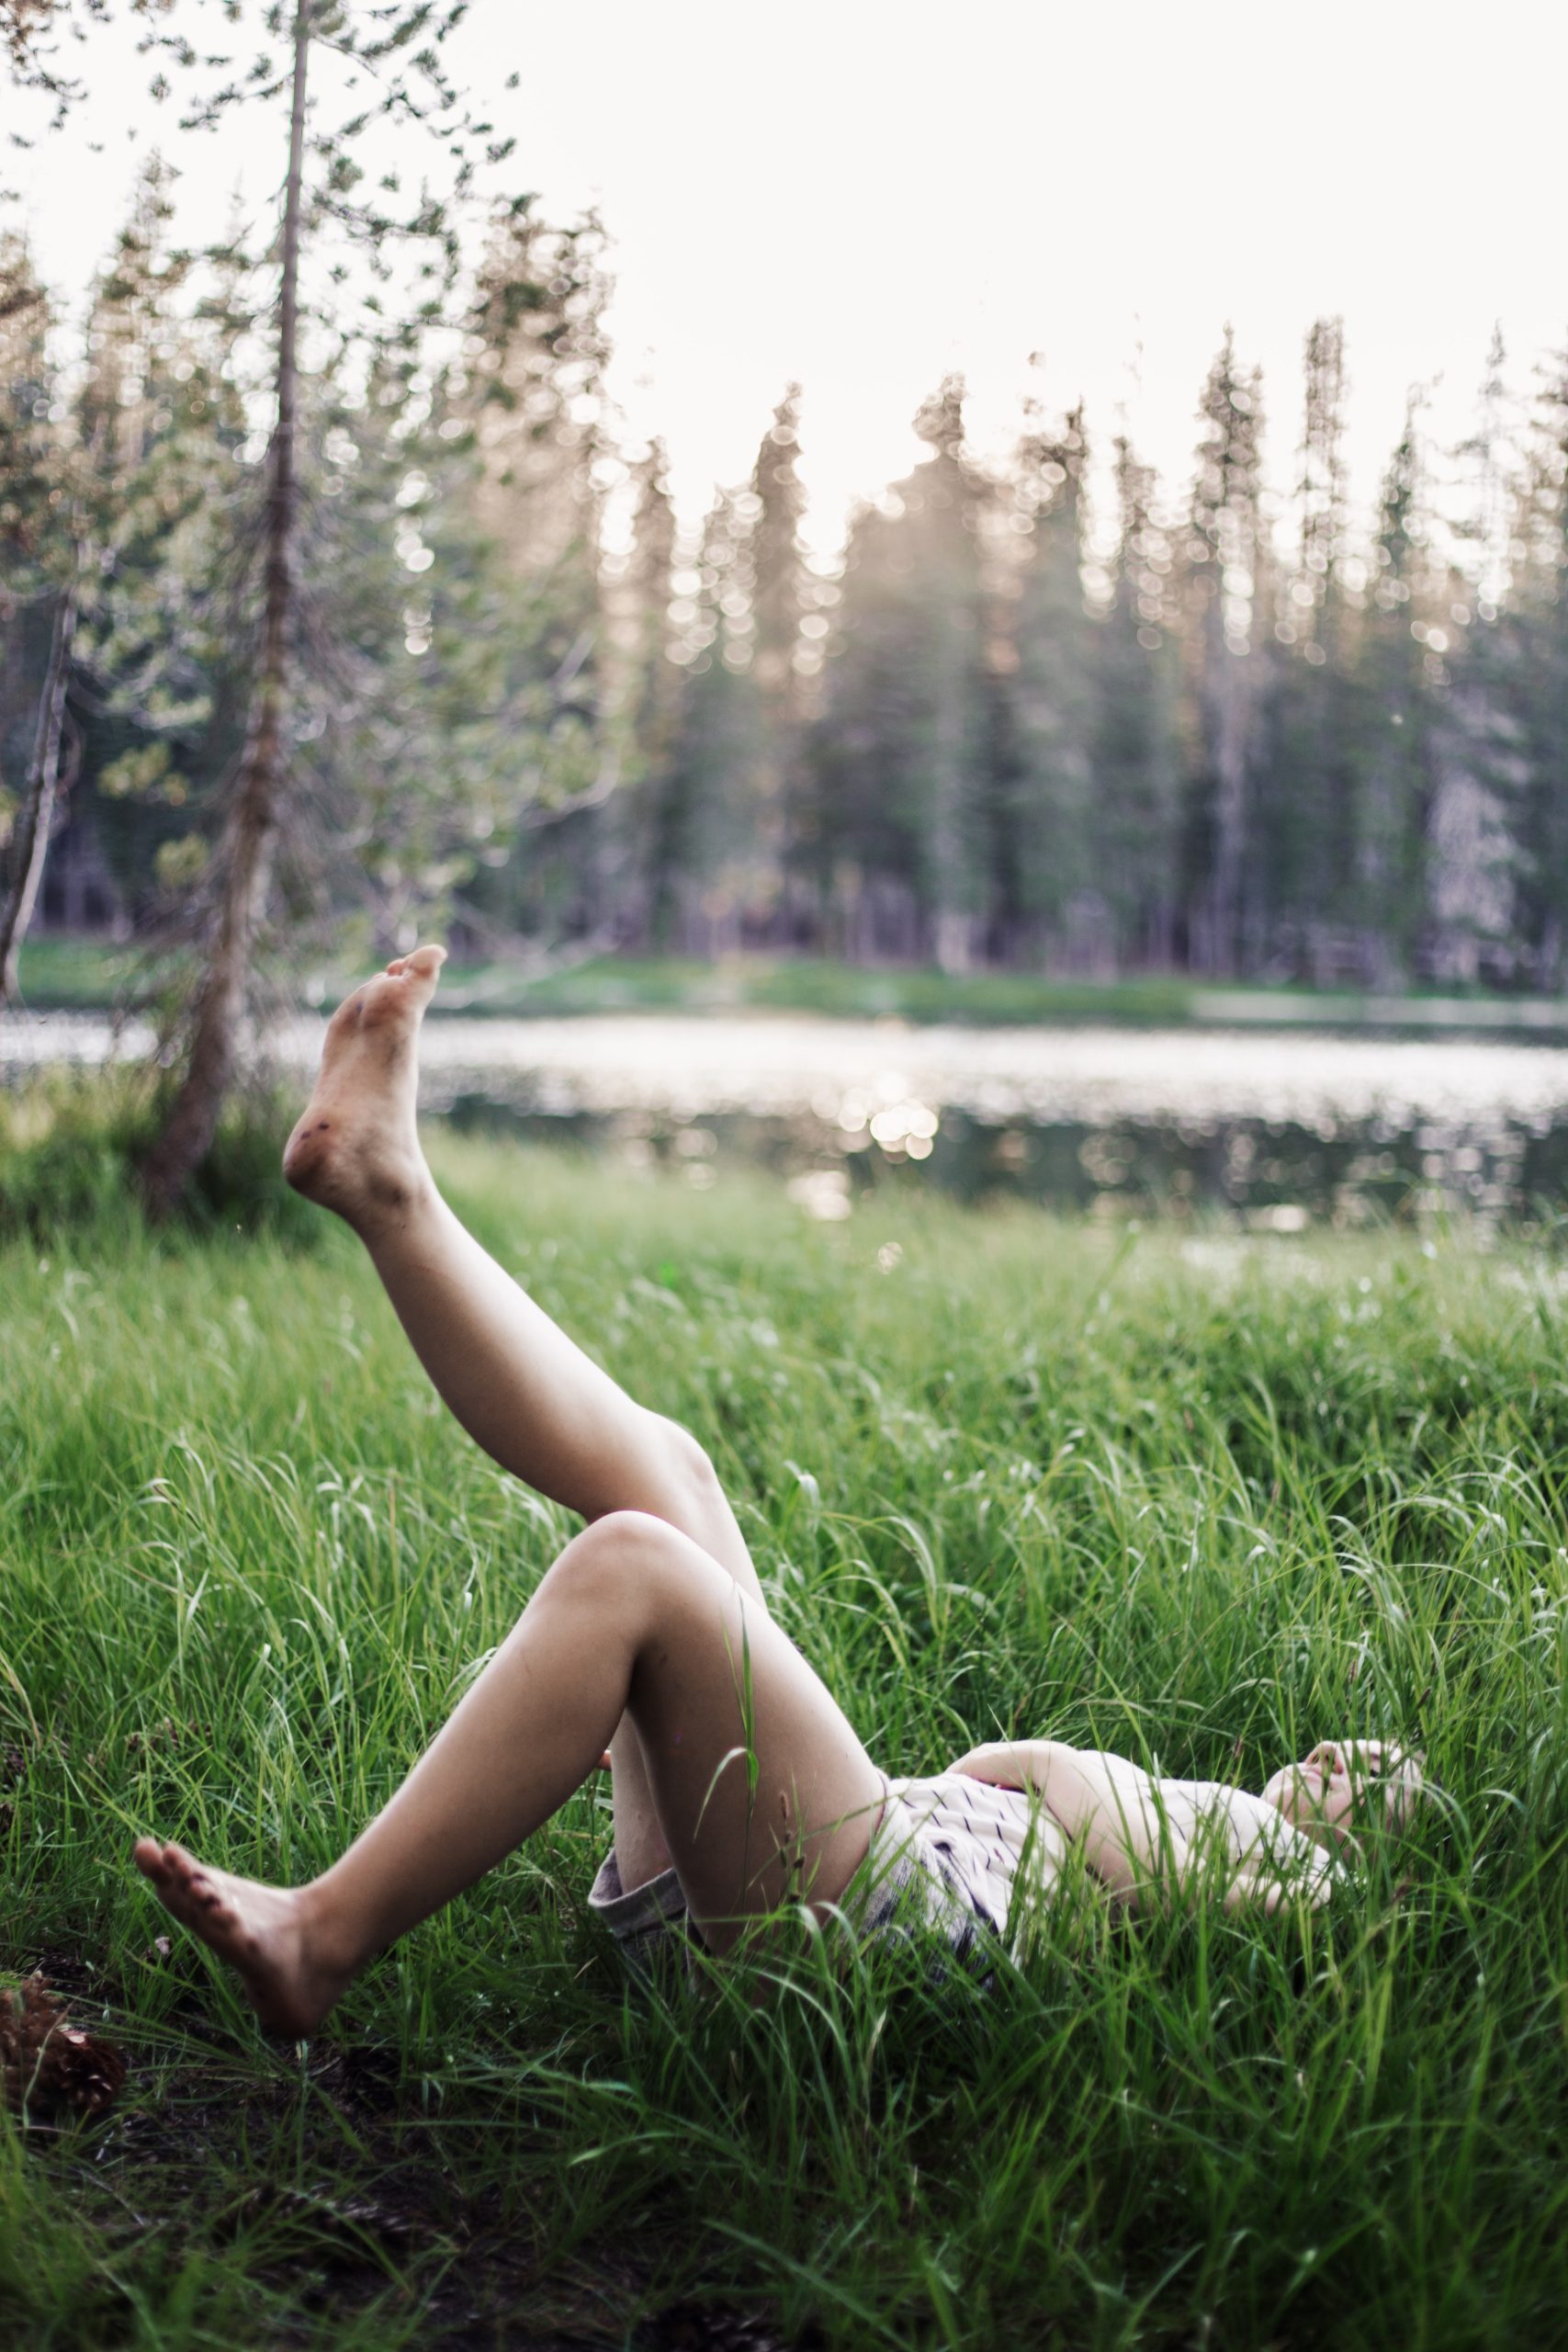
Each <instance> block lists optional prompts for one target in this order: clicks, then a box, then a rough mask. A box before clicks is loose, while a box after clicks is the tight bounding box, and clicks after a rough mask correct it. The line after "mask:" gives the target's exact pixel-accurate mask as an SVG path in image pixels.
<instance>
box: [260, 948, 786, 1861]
mask: <svg viewBox="0 0 1568 2352" xmlns="http://www.w3.org/2000/svg"><path fill="white" fill-rule="evenodd" d="M443 960H444V951H443V950H442V949H441V948H439V947H421V948H419V949H417V950H416V951H415V952H414V954H413V955H412V956H400V957H399V958H398V959H397V961H396V962H394V963H392V964H390V965H389V967H388V968H387V970H386V972H385V973H384V974H381V975H379V976H378V978H375V979H373V980H370V981H368V982H367V984H366V985H365V987H363V988H361V989H355V992H354V994H353V995H352V996H350V997H349V998H348V1000H347V1001H346V1002H345V1003H344V1004H343V1005H342V1006H340V1008H339V1009H338V1012H336V1013H335V1014H334V1016H333V1020H332V1023H331V1024H330V1025H329V1027H328V1031H327V1037H326V1043H325V1047H324V1050H323V1054H322V1060H321V1073H320V1076H319V1077H318V1079H317V1081H316V1085H315V1088H314V1091H313V1092H312V1094H311V1097H310V1103H309V1104H308V1106H307V1108H306V1110H305V1112H304V1114H303V1115H302V1116H301V1117H300V1119H299V1122H298V1124H297V1125H296V1126H295V1129H294V1132H293V1134H292V1135H291V1136H290V1137H289V1140H288V1148H287V1149H286V1151H285V1153H284V1163H283V1164H284V1170H285V1173H286V1174H287V1175H288V1181H289V1182H290V1183H292V1184H293V1185H295V1186H296V1187H297V1188H298V1189H299V1191H300V1192H302V1193H305V1194H306V1195H307V1196H308V1197H309V1198H310V1199H312V1200H315V1201H317V1202H319V1203H321V1205H322V1206H323V1207H327V1208H331V1209H333V1210H335V1211H336V1213H337V1214H338V1215H339V1216H342V1217H344V1219H345V1220H346V1221H347V1223H348V1224H349V1225H351V1226H352V1227H354V1229H355V1232H356V1233H357V1234H358V1235H359V1237H360V1238H361V1240H362V1241H363V1242H364V1243H365V1246H366V1248H367V1250H369V1252H370V1256H371V1259H372V1261H374V1263H375V1266H376V1270H377V1272H378V1273H379V1275H380V1277H381V1280H382V1282H383V1283H384V1284H385V1285H386V1289H387V1294H388V1296H389V1298H390V1300H391V1302H392V1305H393V1306H394V1308H395V1309H396V1311H397V1314H398V1317H399V1319H400V1321H401V1323H402V1326H403V1329H404V1330H405V1331H406V1332H407V1333H408V1336H409V1339H410V1340H411V1341H412V1345H413V1348H414V1351H415V1352H416V1353H417V1355H418V1356H419V1358H420V1361H421V1363H423V1365H424V1368H425V1370H426V1371H427V1372H428V1373H429V1374H430V1377H431V1379H432V1380H433V1381H434V1385H435V1387H436V1389H437V1391H438V1392H439V1394H440V1395H441V1397H443V1399H444V1400H445V1402H446V1405H447V1406H448V1407H449V1408H450V1409H451V1410H452V1412H453V1413H454V1414H455V1415H456V1416H457V1419H458V1420H459V1421H460V1422H461V1423H462V1425H463V1427H464V1428H465V1429H466V1430H468V1433H469V1435H470V1436H471V1437H473V1438H474V1439H475V1440H476V1441H477V1442H478V1443H479V1444H480V1445H482V1446H483V1447H484V1449H485V1451H486V1452H487V1453H490V1454H491V1455H492V1456H493V1457H494V1459H495V1460H496V1461H498V1462H499V1463H501V1464H502V1467H503V1468H505V1469H508V1470H510V1471H512V1472H513V1473H514V1475H515V1476H518V1477H520V1478H523V1479H525V1480H526V1482H527V1484H528V1485H529V1486H531V1487H536V1488H537V1489H538V1490H539V1492H540V1493H541V1494H545V1495H548V1496H549V1497H551V1498H552V1499H553V1500H555V1501H557V1502H559V1503H562V1504H564V1505H565V1507H566V1508H567V1509H568V1510H574V1511H579V1512H581V1515H582V1517H583V1518H584V1519H586V1520H588V1521H594V1520H598V1519H601V1518H603V1517H604V1516H605V1515H606V1514H607V1513H608V1512H611V1511H619V1510H643V1511H648V1512H650V1513H651V1514H652V1515H653V1516H654V1517H655V1518H658V1519H663V1520H666V1521H668V1522H669V1523H670V1525H671V1526H672V1527H676V1528H679V1529H680V1530H681V1531H682V1533H684V1534H686V1535H688V1536H690V1538H691V1539H692V1541H693V1542H694V1544H699V1545H700V1546H701V1548H702V1549H703V1550H704V1551H705V1553H707V1554H708V1555H709V1556H710V1557H711V1558H713V1559H715V1560H716V1561H717V1562H718V1563H719V1565H720V1566H722V1567H724V1568H725V1569H727V1570H728V1573H729V1575H730V1576H732V1577H734V1578H735V1580H736V1582H737V1583H738V1584H739V1586H740V1587H741V1589H742V1590H744V1591H745V1592H747V1593H748V1594H749V1595H750V1597H751V1599H752V1600H753V1601H754V1602H755V1603H756V1604H758V1606H759V1607H765V1603H764V1602H763V1600H762V1591H761V1585H760V1583H759V1582H758V1579H757V1572H756V1569H755V1567H754V1566H752V1562H751V1556H750V1553H749V1551H748V1550H747V1548H746V1542H745V1538H744V1537H743V1536H742V1534H741V1532H740V1529H739V1524H738V1522H737V1521H736V1518H735V1513H734V1511H733V1510H731V1508H730V1506H729V1503H728V1498H726V1496H725V1493H724V1490H723V1488H722V1487H721V1486H720V1485H719V1481H718V1478H717V1476H716V1473H715V1471H714V1467H713V1464H712V1463H711V1462H710V1461H709V1459H708V1456H707V1454H706V1453H705V1450H704V1449H703V1447H702V1446H701V1445H699V1444H698V1442H696V1440H695V1439H694V1437H692V1436H691V1435H690V1433H689V1432H688V1431H687V1430H682V1429H681V1428H679V1427H678V1426H677V1425H676V1424H675V1423H674V1422H672V1421H670V1420H668V1419H665V1418H664V1417H663V1416H662V1415H661V1414H659V1413H655V1412H651V1411H649V1409H648V1408H645V1407H643V1406H641V1405H638V1404H637V1403H636V1402H635V1401H634V1400H633V1399H632V1398H631V1397H628V1396H627V1395H626V1392H625V1390H624V1389H622V1388H621V1387H619V1386H618V1385H617V1384H616V1383H615V1381H614V1380H613V1379H612V1378H611V1377H610V1375H609V1374H608V1373H606V1372H604V1370H603V1369H602V1368H601V1367H600V1366H599V1365H598V1364H595V1363H592V1360H591V1359H590V1358H589V1357H588V1356H586V1355H585V1354H584V1353H583V1352H582V1351H581V1349H580V1348H578V1347H577V1346H576V1345H575V1344H574V1342H573V1341H572V1340H570V1339H569V1338H568V1337H567V1335H566V1333H565V1332H564V1331H562V1330H561V1329H560V1328H559V1327H558V1325H557V1324H556V1323H554V1322H552V1320H551V1319H550V1317H548V1316H547V1314H546V1313H545V1311H544V1309H543V1308H542V1307H541V1306H538V1305H537V1303H536V1301H535V1300H534V1299H532V1298H530V1297H529V1296H528V1295H527V1293H526V1292H525V1290H524V1289H523V1288H522V1287H521V1285H520V1284H519V1283H516V1282H514V1281H513V1279H512V1277H511V1275H509V1274H508V1273H506V1272H504V1271H503V1269H502V1267H500V1266H498V1265H497V1264H496V1262H495V1261H494V1259H493V1258H491V1256H490V1255H489V1253H488V1252H487V1251H486V1250H483V1249H481V1248H480V1246H479V1243H478V1242H477V1241H476V1240H475V1239H474V1238H473V1236H472V1235H471V1234H469V1233H468V1232H466V1231H465V1229H464V1227H462V1225H461V1224H460V1223H459V1221H458V1219H457V1217H456V1216H454V1215H453V1213H452V1211H451V1209H450V1208H448V1207H447V1205H446V1202H445V1201H443V1199H442V1198H441V1195H440V1193H438V1192H437V1190H436V1188H435V1184H434V1180H433V1178H432V1176H431V1174H430V1170H429V1169H428V1167H427V1166H426V1164H425V1160H424V1155H423V1151H422V1150H421V1148H420V1144H419V1136H418V1131H417V1126H416V1121H415V1097H416V1092H417V1086H418V1056H417V1046H418V1033H419V1024H420V1022H421V1020H422V1018H423V1012H424V1009H425V1007H426V1005H427V1004H428V1003H429V1002H430V1000H431V998H432V996H433V995H434V990H435V985H436V979H437V976H438V974H439V972H440V969H441V965H442V962H443ZM610 1753H611V1758H612V1763H613V1768H614V1774H615V1781H614V1787H615V1845H616V1850H617V1852H618V1854H619V1857H620V1863H621V1870H622V1872H623V1875H624V1877H625V1879H626V1884H627V1885H635V1884H637V1883H640V1882H641V1881H642V1880H643V1879H646V1878H648V1877H650V1876H652V1875H653V1874H654V1873H655V1872H656V1871H660V1870H661V1869H663V1868H664V1867H665V1866H666V1865H667V1862H668V1860H669V1857H668V1855H667V1853H666V1851H665V1849H664V1845H663V1841H662V1839H661V1838H660V1832H659V1828H658V1824H657V1820H656V1818H655V1810H654V1806H653V1802H652V1797H651V1794H650V1792H649V1787H648V1781H647V1776H646V1773H645V1772H644V1770H643V1764H642V1758H641V1753H640V1750H639V1748H638V1747H637V1740H636V1737H635V1736H634V1735H633V1734H632V1732H631V1730H630V1727H629V1726H626V1727H623V1728H619V1729H617V1730H616V1733H615V1737H614V1739H613V1740H612V1742H611V1747H610Z"/></svg>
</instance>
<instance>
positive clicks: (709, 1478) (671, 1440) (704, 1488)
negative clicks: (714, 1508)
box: [654, 1413, 724, 1509]
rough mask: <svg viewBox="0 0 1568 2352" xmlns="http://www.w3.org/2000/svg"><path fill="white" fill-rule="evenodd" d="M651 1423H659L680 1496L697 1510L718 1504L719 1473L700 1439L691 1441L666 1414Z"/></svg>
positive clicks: (720, 1496) (686, 1431)
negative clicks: (679, 1486)
mask: <svg viewBox="0 0 1568 2352" xmlns="http://www.w3.org/2000/svg"><path fill="white" fill-rule="evenodd" d="M654 1419H656V1420H657V1421H658V1423H659V1430H660V1443H661V1445H662V1446H663V1449H664V1452H665V1454H666V1456H667V1458H668V1461H669V1463H670V1465H671V1468H672V1470H673V1471H674V1473H675V1476H677V1477H678V1478H679V1480H680V1482H681V1487H682V1491H683V1493H684V1494H685V1495H686V1496H687V1497H689V1498H690V1499H691V1501H693V1502H694V1503H695V1504H696V1505H697V1506H698V1508H699V1509H702V1508H703V1507H705V1506H706V1505H707V1504H710V1503H713V1502H716V1501H721V1500H722V1499H723V1496H724V1489H723V1487H722V1486H721V1485H720V1484H719V1476H718V1472H717V1471H716V1469H715V1468H714V1466H713V1460H712V1457H711V1455H710V1454H709V1453H708V1450H707V1448H706V1446H705V1444H704V1443H703V1442H702V1440H701V1438H698V1437H694V1436H693V1434H692V1432H691V1430H689V1429H687V1428H686V1427H685V1425H684V1423H682V1422H681V1421H672V1420H671V1419H670V1418H669V1417H668V1415H667V1414H664V1413H657V1414H655V1416H654Z"/></svg>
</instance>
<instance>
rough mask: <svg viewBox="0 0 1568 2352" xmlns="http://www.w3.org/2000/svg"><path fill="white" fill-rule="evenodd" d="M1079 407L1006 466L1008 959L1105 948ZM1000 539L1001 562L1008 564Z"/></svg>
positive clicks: (996, 655)
mask: <svg viewBox="0 0 1568 2352" xmlns="http://www.w3.org/2000/svg"><path fill="white" fill-rule="evenodd" d="M1088 458H1089V450H1088V444H1087V442H1086V439H1085V435H1084V429H1083V411H1082V409H1081V407H1079V408H1077V409H1075V410H1074V411H1073V413H1071V415H1069V416H1068V417H1067V419H1066V422H1065V424H1063V426H1062V429H1061V431H1060V433H1058V434H1054V435H1053V434H1048V433H1042V432H1039V431H1034V432H1032V433H1030V434H1029V435H1027V436H1026V437H1025V439H1024V440H1023V442H1022V443H1021V446H1020V447H1019V449H1018V451H1017V453H1016V456H1015V458H1014V461H1013V466H1012V469H1011V482H1010V491H1011V512H1010V514H1009V515H1008V516H1007V518H1006V519H1007V521H1008V523H1009V525H1010V526H1012V531H1011V537H1012V538H1013V542H1014V544H1015V545H1017V544H1020V543H1021V550H1022V553H1021V561H1019V562H1018V564H1017V568H1016V571H1014V573H1013V576H1012V577H1011V578H1010V579H1009V578H1008V576H1007V573H1006V571H1004V572H1003V575H1002V577H1003V580H1004V581H1005V582H1006V585H1007V586H1008V587H1009V588H1010V591H1011V594H1010V595H1008V596H1007V597H1006V599H1005V601H1004V603H1003V604H1002V605H1001V607H1000V610H999V612H998V624H999V626H998V630H997V632H996V638H995V641H994V644H993V649H992V653H991V665H990V666H991V670H992V673H993V675H994V678H995V684H994V685H993V688H992V691H993V695H995V696H996V698H997V700H998V702H999V703H1001V704H1003V705H1004V706H1005V713H1004V715H1002V716H1001V717H1000V728H1001V740H1002V741H1005V743H1006V745H1007V753H1006V755H1005V756H1004V758H1003V759H1002V760H1001V761H1000V762H999V763H998V775H997V776H996V780H995V786H994V796H993V815H992V829H993V846H992V873H993V877H994V878H993V883H992V906H993V936H994V938H996V939H997V940H998V942H999V943H1000V944H1002V948H1003V952H1004V954H1005V955H1006V956H1008V957H1009V958H1011V957H1012V956H1015V955H1016V954H1017V952H1018V949H1019V948H1020V946H1021V945H1022V944H1025V943H1026V942H1030V941H1032V942H1033V944H1034V945H1035V948H1036V950H1037V951H1038V950H1039V948H1040V947H1042V946H1043V944H1044V942H1045V941H1046V940H1049V941H1051V942H1052V943H1053V944H1055V946H1056V948H1057V949H1058V951H1059V952H1065V953H1066V954H1067V956H1069V958H1071V959H1072V960H1075V961H1081V960H1083V958H1084V956H1086V955H1087V956H1089V957H1090V958H1091V959H1093V958H1094V957H1095V956H1097V954H1098V956H1100V957H1104V956H1107V955H1113V954H1114V947H1113V943H1112V939H1111V913H1110V907H1109V902H1108V901H1107V899H1106V898H1105V897H1104V894H1103V890H1102V888H1101V885H1102V884H1103V882H1104V881H1105V880H1106V878H1107V876H1106V875H1105V871H1104V867H1103V865H1102V864H1101V861H1100V856H1099V854H1098V852H1099V849H1100V843H1099V842H1098V841H1097V839H1096V837H1095V836H1096V826H1095V800H1096V788H1097V780H1096V778H1095V776H1094V774H1093V742H1092V737H1093V732H1094V718H1095V711H1094V701H1095V686H1094V654H1095V650H1096V649H1095V646H1094V641H1093V640H1094V624H1093V623H1092V622H1091V621H1090V619H1089V614H1088V611H1087V608H1086V606H1085V603H1084V586H1083V564H1084V555H1085V548H1084V530H1085V517H1084V478H1085V471H1086V469H1087V465H1088ZM1005 555H1006V549H1005V543H1004V551H1003V560H1004V563H1005Z"/></svg>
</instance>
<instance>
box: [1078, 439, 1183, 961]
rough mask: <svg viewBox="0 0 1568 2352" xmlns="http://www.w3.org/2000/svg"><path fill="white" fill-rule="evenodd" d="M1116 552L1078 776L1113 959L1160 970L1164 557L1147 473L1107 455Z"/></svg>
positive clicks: (1172, 914) (1167, 693)
mask: <svg viewBox="0 0 1568 2352" xmlns="http://www.w3.org/2000/svg"><path fill="white" fill-rule="evenodd" d="M1115 458H1116V462H1115V476H1114V479H1115V486H1116V504H1117V518H1118V530H1117V543H1116V552H1115V556H1114V559H1113V570H1112V576H1111V600H1110V604H1109V606H1108V609H1107V610H1106V612H1105V615H1104V616H1103V619H1102V620H1101V622H1100V627H1099V628H1098V630H1097V632H1096V635H1095V639H1094V641H1093V646H1092V650H1091V658H1092V682H1093V695H1092V708H1091V728H1090V734H1089V769H1090V774H1091V776H1092V779H1093V791H1092V800H1091V809H1092V819H1091V821H1092V827H1093V834H1094V839H1095V842H1096V866H1097V873H1098V876H1099V883H1098V887H1099V889H1100V895H1101V897H1102V898H1103V899H1104V900H1105V901H1106V903H1107V905H1108V907H1109V910H1110V913H1111V924H1112V938H1113V942H1114V951H1115V958H1116V961H1117V963H1118V964H1121V965H1125V964H1127V963H1129V962H1140V963H1154V964H1156V965H1168V963H1169V962H1170V960H1171V956H1172V953H1173V948H1174V939H1175V923H1176V897H1177V892H1176V883H1177V855H1178V807H1177V795H1178V784H1179V744H1178V740H1177V732H1176V705H1177V688H1178V678H1177V669H1176V655H1177V646H1176V643H1175V641H1174V639H1173V638H1172V636H1171V634H1170V618H1171V615H1170V572H1171V552H1170V538H1169V534H1168V530H1167V529H1166V528H1165V526H1164V525H1163V524H1162V522H1161V520H1160V519H1159V516H1158V513H1157V508H1156V483H1155V478H1154V473H1153V469H1151V468H1150V467H1148V466H1145V465H1144V464H1141V463H1140V462H1139V460H1138V458H1136V456H1135V455H1134V451H1133V448H1132V446H1131V444H1130V443H1129V442H1128V440H1127V439H1126V437H1125V436H1124V435H1123V436H1122V437H1120V438H1119V439H1118V440H1117V442H1116V445H1115Z"/></svg>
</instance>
